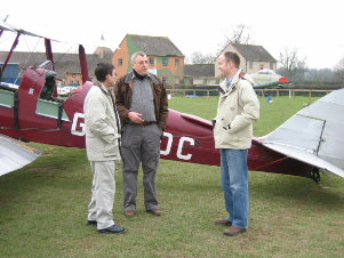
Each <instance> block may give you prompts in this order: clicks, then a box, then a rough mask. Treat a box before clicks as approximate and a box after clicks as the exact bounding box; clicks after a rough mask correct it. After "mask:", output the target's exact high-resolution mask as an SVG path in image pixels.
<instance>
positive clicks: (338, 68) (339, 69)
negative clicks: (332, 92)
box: [334, 57, 344, 83]
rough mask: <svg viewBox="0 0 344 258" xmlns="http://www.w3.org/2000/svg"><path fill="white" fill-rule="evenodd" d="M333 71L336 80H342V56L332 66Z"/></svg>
mask: <svg viewBox="0 0 344 258" xmlns="http://www.w3.org/2000/svg"><path fill="white" fill-rule="evenodd" d="M334 72H335V75H336V77H337V80H339V81H340V82H342V83H343V82H344V57H342V58H341V59H340V60H339V62H338V64H336V66H335V67H334Z"/></svg>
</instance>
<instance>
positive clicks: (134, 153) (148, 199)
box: [122, 123, 161, 210]
mask: <svg viewBox="0 0 344 258" xmlns="http://www.w3.org/2000/svg"><path fill="white" fill-rule="evenodd" d="M160 135H161V131H160V129H159V127H158V126H157V124H155V123H153V124H150V125H146V126H143V125H134V124H128V125H126V126H125V127H124V128H123V134H122V156H123V169H122V171H123V191H124V196H123V205H124V210H136V196H137V175H138V170H139V166H140V163H141V162H142V170H143V187H144V204H145V208H146V210H151V209H156V208H159V204H158V200H157V191H156V172H157V169H158V165H159V159H160Z"/></svg>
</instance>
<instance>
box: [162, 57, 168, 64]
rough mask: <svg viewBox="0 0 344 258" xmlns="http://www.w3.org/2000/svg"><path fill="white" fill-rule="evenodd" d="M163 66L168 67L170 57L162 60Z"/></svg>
mask: <svg viewBox="0 0 344 258" xmlns="http://www.w3.org/2000/svg"><path fill="white" fill-rule="evenodd" d="M162 65H164V66H167V65H168V57H163V58H162Z"/></svg>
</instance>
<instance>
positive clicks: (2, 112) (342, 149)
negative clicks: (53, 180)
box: [0, 22, 344, 181]
mask: <svg viewBox="0 0 344 258" xmlns="http://www.w3.org/2000/svg"><path fill="white" fill-rule="evenodd" d="M0 29H1V32H0V36H1V34H2V32H3V31H5V30H7V31H12V32H13V33H17V36H16V40H15V42H14V43H13V46H12V48H11V50H10V51H9V54H8V58H7V59H6V60H5V62H4V64H3V66H2V71H4V69H5V68H6V64H7V63H8V61H9V60H10V57H11V54H12V52H13V50H14V47H15V45H16V42H17V41H18V38H19V37H20V35H21V34H29V35H32V36H38V35H35V34H32V33H29V32H26V31H24V30H21V29H18V28H14V27H13V26H11V25H9V24H7V23H4V22H1V24H0ZM38 37H40V36H38ZM42 38H44V37H42ZM44 40H45V46H46V59H47V62H45V63H43V64H42V65H41V66H38V67H34V66H31V67H29V68H28V69H27V70H26V71H25V73H24V75H23V77H22V81H21V84H20V86H19V88H18V89H12V88H9V87H1V88H0V175H4V174H6V173H9V172H11V171H13V170H16V169H18V168H20V167H22V166H24V165H26V164H28V163H30V162H32V161H33V160H35V159H36V158H37V157H38V156H39V155H40V154H41V152H40V150H38V149H37V148H35V147H32V146H29V145H27V144H24V143H23V142H31V141H32V142H39V143H44V144H52V145H59V146H68V147H79V148H84V147H85V137H84V135H85V131H84V128H83V125H84V114H83V102H84V99H85V96H86V95H87V92H88V91H89V89H90V88H91V87H92V83H91V82H90V81H89V76H88V72H87V71H88V70H87V63H86V55H85V51H84V47H83V46H82V45H79V57H80V65H81V72H82V78H83V81H84V85H83V87H82V90H81V92H80V93H79V94H75V95H73V96H71V97H69V98H68V99H66V100H65V101H63V102H59V101H55V100H54V99H53V98H52V99H50V100H47V99H43V98H42V97H41V95H42V92H43V91H45V89H46V88H47V87H50V86H51V85H49V83H50V82H51V81H54V79H55V78H54V77H55V73H54V72H52V71H51V70H52V68H53V67H54V60H53V54H52V51H51V40H50V39H49V38H44ZM52 79H53V80H52ZM54 94H55V96H56V94H57V93H56V87H55V93H54ZM343 99H344V89H343V90H339V91H335V92H332V93H330V94H328V95H327V96H325V97H324V98H322V99H321V100H319V101H318V102H316V103H314V104H312V105H311V106H309V107H306V108H304V109H303V110H301V111H300V112H298V113H297V114H295V115H294V116H293V117H292V118H290V119H289V120H288V121H286V122H285V123H284V124H282V125H281V126H280V127H279V128H277V129H276V130H275V131H273V132H272V133H270V134H269V135H267V136H264V137H261V138H254V139H253V141H252V148H251V149H250V150H249V155H248V166H249V170H257V171H266V172H273V173H281V174H290V175H296V176H302V177H311V178H313V179H314V180H316V181H317V180H319V169H320V170H323V171H328V172H332V173H334V174H336V175H339V176H341V177H344V171H343V169H342V168H343V167H344V158H343V156H344V142H343V137H341V136H342V135H343V133H342V131H341V128H343V127H344V125H343V121H344V120H343V113H344V105H343V101H342V100H343ZM13 138H14V139H13ZM15 139H17V140H15ZM160 153H161V158H163V159H169V160H175V161H184V162H193V163H199V164H208V165H215V166H219V164H220V155H219V151H218V150H216V149H215V148H214V140H213V132H212V124H211V122H210V121H207V120H204V119H202V118H199V117H196V116H192V115H188V114H183V113H180V112H177V111H174V110H170V112H169V117H168V121H167V129H166V131H165V132H164V137H163V139H162V142H161V152H160Z"/></svg>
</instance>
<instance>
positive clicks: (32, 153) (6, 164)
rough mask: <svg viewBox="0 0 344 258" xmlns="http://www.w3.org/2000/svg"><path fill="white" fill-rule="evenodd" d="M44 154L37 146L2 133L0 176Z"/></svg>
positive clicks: (0, 138)
mask: <svg viewBox="0 0 344 258" xmlns="http://www.w3.org/2000/svg"><path fill="white" fill-rule="evenodd" d="M41 154H42V151H41V150H40V149H38V148H36V147H33V146H30V145H28V144H25V143H23V142H21V141H18V140H15V139H13V138H10V137H8V136H4V135H0V176H2V175H5V174H7V173H10V172H11V171H14V170H17V169H20V168H22V167H24V166H25V165H27V164H29V163H31V162H33V161H34V160H35V159H37V158H38V157H39V156H40V155H41Z"/></svg>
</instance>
